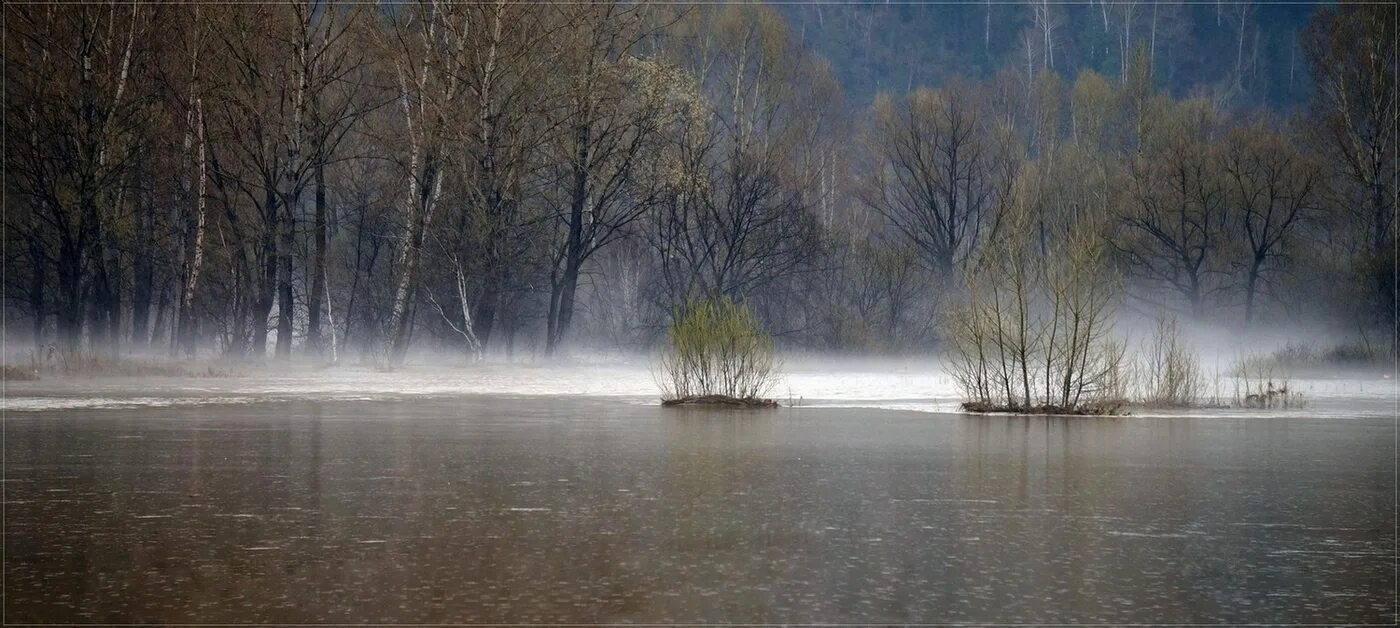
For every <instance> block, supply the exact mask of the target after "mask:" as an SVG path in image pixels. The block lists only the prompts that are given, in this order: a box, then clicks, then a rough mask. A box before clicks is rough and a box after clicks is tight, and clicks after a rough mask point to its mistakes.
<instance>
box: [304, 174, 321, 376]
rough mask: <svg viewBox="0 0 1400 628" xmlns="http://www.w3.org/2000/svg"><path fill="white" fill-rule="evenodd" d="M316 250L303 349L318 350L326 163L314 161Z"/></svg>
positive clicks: (313, 256) (319, 341) (314, 233)
mask: <svg viewBox="0 0 1400 628" xmlns="http://www.w3.org/2000/svg"><path fill="white" fill-rule="evenodd" d="M312 230H313V235H312V240H313V242H314V247H315V250H314V252H313V253H312V258H311V268H310V269H309V270H308V271H307V272H308V273H309V274H310V275H311V295H310V297H309V298H308V300H307V303H306V318H307V320H306V350H307V351H308V352H309V353H312V354H316V355H320V354H321V301H322V300H324V299H325V292H326V174H325V164H323V163H317V164H316V217H315V219H314V221H313V225H312Z"/></svg>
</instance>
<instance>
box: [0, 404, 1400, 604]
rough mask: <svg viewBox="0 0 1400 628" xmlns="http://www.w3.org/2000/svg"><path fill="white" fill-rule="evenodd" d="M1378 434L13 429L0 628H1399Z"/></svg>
mask: <svg viewBox="0 0 1400 628" xmlns="http://www.w3.org/2000/svg"><path fill="white" fill-rule="evenodd" d="M1395 436H1396V435H1395V422H1394V420H1393V419H1386V418H1361V419H1355V420H1339V419H1312V418H1307V417H1300V416H1292V417H1284V418H1278V417H1275V418H1255V419H1245V418H1231V417H1207V418H1181V417H1178V418H1140V417H1137V418H1121V419H1057V418H1013V417H964V416H959V415H951V414H930V413H920V412H908V411H895V410H872V409H861V408H798V409H782V410H778V411H767V412H757V413H755V412H732V411H731V412H728V413H725V412H713V411H693V410H684V409H682V410H676V409H663V408H660V407H656V406H647V405H641V404H639V403H627V402H623V401H619V400H617V399H607V398H597V399H575V398H569V397H564V396H500V395H472V396H461V397H425V398H417V399H414V400H412V401H411V402H407V401H404V400H390V401H383V400H381V401H343V400H340V401H337V400H329V401H316V402H299V401H280V402H261V403H240V404H222V403H205V404H200V405H174V406H165V407H117V408H88V409H82V408H69V409H65V410H61V411H59V410H50V411H30V412H16V411H11V412H9V413H8V416H7V417H6V420H5V443H4V451H5V456H6V459H5V467H4V471H5V477H4V483H3V485H4V488H5V494H4V498H5V512H4V515H5V517H4V522H5V565H4V575H5V593H6V596H5V600H4V604H5V606H4V610H5V617H4V618H5V620H6V621H9V622H336V621H376V622H408V623H416V622H504V621H510V622H618V621H653V622H719V621H729V622H778V621H784V622H811V621H826V622H956V621H977V622H986V621H997V622H1032V623H1045V622H1361V623H1390V622H1393V621H1394V620H1395V606H1394V604H1395V594H1396V578H1395V556H1396V554H1395V524H1396V513H1395V506H1394V504H1395V490H1396V484H1395V466H1394V459H1395Z"/></svg>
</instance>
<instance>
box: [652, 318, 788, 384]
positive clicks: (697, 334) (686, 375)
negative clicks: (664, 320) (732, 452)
mask: <svg viewBox="0 0 1400 628" xmlns="http://www.w3.org/2000/svg"><path fill="white" fill-rule="evenodd" d="M673 320H674V321H675V322H674V323H672V325H671V327H670V329H668V330H667V334H666V340H667V342H666V345H665V347H663V349H662V352H661V359H660V361H659V363H658V364H657V368H656V370H655V377H656V382H657V386H659V387H660V388H661V405H663V406H721V407H730V408H776V407H778V402H776V401H774V400H772V399H769V398H767V394H768V392H769V391H770V390H772V388H773V384H774V383H776V381H777V373H778V369H777V361H776V360H775V359H774V357H773V337H772V336H770V335H768V333H766V332H764V331H763V327H762V326H761V325H760V324H759V321H758V318H757V317H756V316H754V315H753V312H752V311H751V310H749V308H748V306H747V305H746V304H744V303H742V302H738V301H734V300H732V299H729V298H728V297H723V296H721V297H713V298H708V299H692V300H690V301H687V302H686V303H685V304H684V305H682V306H681V307H680V308H678V309H677V311H676V312H675V313H674V314H673Z"/></svg>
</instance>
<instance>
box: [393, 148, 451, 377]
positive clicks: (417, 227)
mask: <svg viewBox="0 0 1400 628" xmlns="http://www.w3.org/2000/svg"><path fill="white" fill-rule="evenodd" d="M423 173H424V176H423V183H422V186H421V187H418V188H416V192H417V193H416V194H414V195H412V196H411V197H410V202H411V203H413V204H414V207H413V214H414V218H413V220H412V221H411V222H410V223H409V234H408V239H407V241H406V242H404V244H403V249H402V250H401V251H400V253H399V281H398V289H397V290H396V291H395V293H394V309H393V311H392V312H391V314H390V318H389V321H390V322H389V329H390V332H389V333H390V334H391V336H390V343H389V363H390V364H392V365H395V366H397V365H400V364H403V361H404V358H405V357H406V356H407V355H408V341H409V338H410V333H411V330H412V328H413V325H412V323H413V313H412V311H411V308H410V306H411V305H412V302H413V298H414V296H415V295H416V294H417V292H418V262H419V257H420V256H421V254H422V248H423V238H424V236H425V235H426V232H427V229H428V224H429V223H430V222H431V221H432V218H433V209H434V208H435V207H436V206H437V199H438V195H439V194H440V193H441V192H442V181H441V179H439V178H438V176H437V163H436V159H435V158H434V157H433V156H431V155H429V156H428V157H427V158H426V159H425V160H424V166H423ZM409 189H410V190H415V185H414V182H413V181H410V182H409Z"/></svg>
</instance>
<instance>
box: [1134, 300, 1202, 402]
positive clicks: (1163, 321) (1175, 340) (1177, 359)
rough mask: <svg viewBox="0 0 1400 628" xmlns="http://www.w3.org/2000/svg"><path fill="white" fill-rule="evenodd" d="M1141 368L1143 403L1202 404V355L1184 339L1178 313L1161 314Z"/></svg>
mask: <svg viewBox="0 0 1400 628" xmlns="http://www.w3.org/2000/svg"><path fill="white" fill-rule="evenodd" d="M1140 369H1141V371H1140V373H1141V377H1142V389H1143V393H1142V395H1143V396H1142V402H1143V403H1145V404H1147V405H1152V406H1158V407H1178V408H1185V407H1192V406H1196V405H1199V404H1200V401H1201V391H1202V389H1203V388H1204V385H1205V384H1204V378H1203V377H1202V374H1201V365H1200V358H1199V357H1197V355H1196V353H1195V352H1194V351H1192V350H1191V348H1190V347H1188V346H1187V345H1186V342H1185V341H1184V340H1183V339H1182V336H1181V328H1180V326H1179V325H1178V324H1177V320H1176V317H1175V316H1166V315H1160V316H1158V317H1157V326H1156V328H1155V329H1154V330H1153V332H1152V339H1151V341H1150V342H1149V343H1148V346H1147V352H1146V354H1145V355H1144V356H1143V358H1142V363H1141V366H1140Z"/></svg>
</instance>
